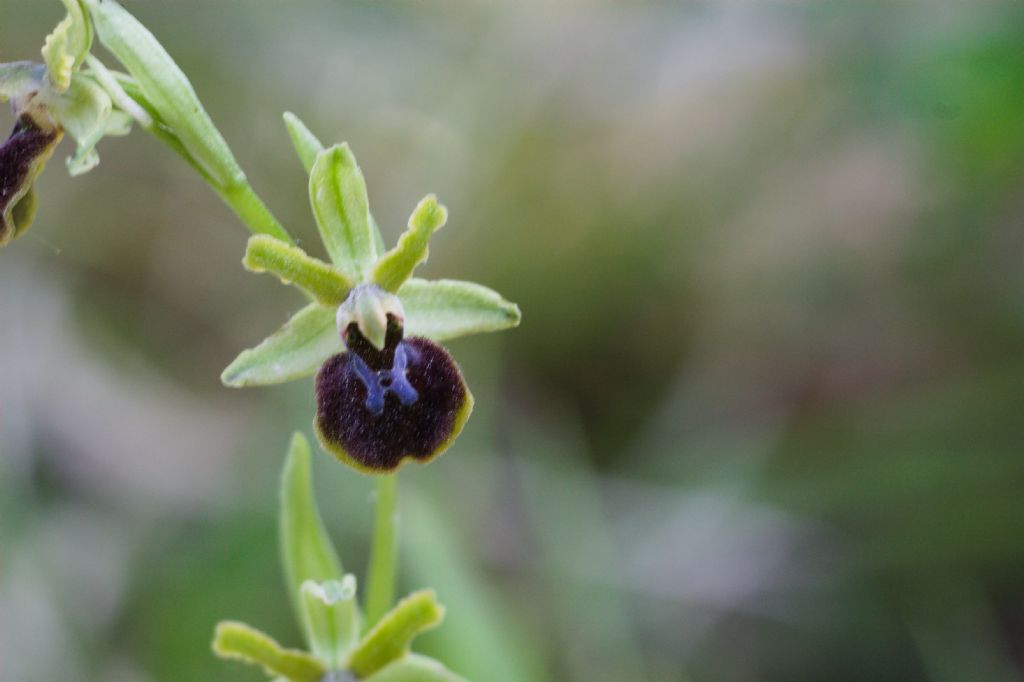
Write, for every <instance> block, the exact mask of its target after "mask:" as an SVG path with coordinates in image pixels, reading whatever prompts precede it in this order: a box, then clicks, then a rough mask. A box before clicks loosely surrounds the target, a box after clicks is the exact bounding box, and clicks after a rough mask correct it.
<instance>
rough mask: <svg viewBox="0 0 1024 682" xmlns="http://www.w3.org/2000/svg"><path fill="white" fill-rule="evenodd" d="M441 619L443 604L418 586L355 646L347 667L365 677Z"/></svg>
mask: <svg viewBox="0 0 1024 682" xmlns="http://www.w3.org/2000/svg"><path fill="white" fill-rule="evenodd" d="M442 620H444V607H443V606H441V605H440V604H438V603H437V595H436V594H435V593H434V591H433V590H421V591H419V592H413V593H412V594H411V595H409V596H408V597H406V598H405V599H403V600H402V601H400V602H398V605H397V606H395V608H393V609H391V611H389V612H388V613H386V614H385V615H384V617H383V618H382V619H381V620H380V622H379V623H377V625H375V626H374V628H373V629H372V630H370V632H368V633H367V634H366V637H364V638H363V640H362V641H361V642H360V643H359V644H358V646H356V648H355V650H354V651H353V652H352V655H351V656H350V657H349V660H348V668H349V669H350V670H351V671H352V672H353V673H355V675H356V677H359V678H361V679H362V678H366V677H369V676H370V675H372V674H374V673H375V672H377V671H378V670H381V669H382V668H384V666H386V665H388V664H389V663H391V662H392V661H395V660H397V659H399V658H401V657H402V656H404V655H405V654H406V653H408V651H409V646H410V645H411V644H412V640H413V639H414V638H415V637H416V636H417V635H419V634H420V633H422V632H424V631H426V630H430V629H432V628H435V627H437V626H438V625H440V624H441V621H442Z"/></svg>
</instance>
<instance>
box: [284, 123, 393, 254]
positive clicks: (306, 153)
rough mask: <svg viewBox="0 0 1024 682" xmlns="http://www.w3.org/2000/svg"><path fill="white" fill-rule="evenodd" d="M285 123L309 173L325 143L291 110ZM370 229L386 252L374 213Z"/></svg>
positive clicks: (377, 247) (378, 247) (379, 249)
mask: <svg viewBox="0 0 1024 682" xmlns="http://www.w3.org/2000/svg"><path fill="white" fill-rule="evenodd" d="M284 125H285V127H286V128H287V129H288V137H290V138H291V140H292V146H294V147H295V153H296V154H297V155H298V157H299V161H300V162H301V163H302V168H303V170H305V171H306V174H307V175H309V174H310V173H311V172H312V171H313V164H315V163H316V157H317V155H318V154H320V152H322V151H323V150H324V145H323V143H321V142H320V139H319V138H317V136H316V135H314V134H313V131H311V130H310V129H309V127H308V126H307V125H306V124H305V123H303V122H302V120H301V119H300V118H299V117H298V116H296V115H295V114H293V113H292V112H290V111H286V112H284ZM370 229H371V230H373V245H374V249H375V251H376V253H384V238H383V237H382V236H381V234H380V228H378V227H377V222H376V221H375V220H374V219H373V214H370Z"/></svg>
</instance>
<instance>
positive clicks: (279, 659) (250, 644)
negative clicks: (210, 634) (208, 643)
mask: <svg viewBox="0 0 1024 682" xmlns="http://www.w3.org/2000/svg"><path fill="white" fill-rule="evenodd" d="M213 652H214V653H215V654H217V656H219V657H221V658H226V659H233V660H239V661H244V662H246V663H251V664H253V665H258V666H260V667H262V668H263V670H264V671H265V672H266V673H267V674H268V675H281V676H283V677H286V678H287V679H289V680H291V681H292V682H319V680H320V678H321V677H323V676H324V674H325V673H326V672H327V670H326V669H325V668H324V665H323V663H321V662H320V661H318V660H317V659H315V658H313V657H312V656H310V655H309V654H307V653H306V652H305V651H298V650H296V649H285V648H283V647H282V646H281V645H280V644H278V643H277V642H275V641H274V640H273V639H272V638H271V637H269V636H268V635H266V634H264V633H262V632H260V631H259V630H257V629H255V628H252V627H250V626H248V625H246V624H245V623H239V622H236V621H222V622H220V623H218V624H217V630H216V633H215V634H214V638H213Z"/></svg>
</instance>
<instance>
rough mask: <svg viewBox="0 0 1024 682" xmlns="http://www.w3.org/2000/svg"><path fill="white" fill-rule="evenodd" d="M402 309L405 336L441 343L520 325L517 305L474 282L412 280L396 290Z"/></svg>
mask: <svg viewBox="0 0 1024 682" xmlns="http://www.w3.org/2000/svg"><path fill="white" fill-rule="evenodd" d="M398 297H399V298H400V299H401V300H402V305H403V306H404V307H405V333H406V334H408V335H410V336H425V337H427V338H428V339H434V340H435V341H443V340H445V339H452V338H455V337H458V336H467V335H469V334H479V333H482V332H496V331H501V330H502V329H509V328H511V327H515V326H517V325H518V324H519V320H520V318H521V315H520V312H519V306H517V305H516V304H515V303H510V302H509V301H506V300H505V299H504V298H502V297H501V295H500V294H499V293H497V292H496V291H494V290H492V289H488V288H487V287H485V286H482V285H480V284H474V283H473V282H462V281H459V280H453V279H439V280H423V279H417V278H415V277H414V278H412V279H410V280H408V281H407V282H406V283H405V284H403V285H402V288H401V289H399V290H398Z"/></svg>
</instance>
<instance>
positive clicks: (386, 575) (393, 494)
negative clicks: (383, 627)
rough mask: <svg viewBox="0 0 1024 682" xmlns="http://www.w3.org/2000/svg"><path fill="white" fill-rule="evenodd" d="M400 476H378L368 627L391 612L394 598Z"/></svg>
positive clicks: (367, 628) (367, 595)
mask: <svg viewBox="0 0 1024 682" xmlns="http://www.w3.org/2000/svg"><path fill="white" fill-rule="evenodd" d="M397 529H398V475H397V474H391V475H388V476H380V477H379V478H378V479H377V499H376V508H375V509H374V525H373V546H372V548H371V550H370V571H369V580H368V584H367V590H366V622H365V624H364V627H365V629H366V630H369V629H370V628H372V627H373V626H374V625H376V624H377V622H378V621H379V620H380V619H381V617H382V616H383V615H384V614H385V613H387V612H388V609H390V608H391V604H392V603H393V602H394V600H395V564H396V562H397V560H398V543H397V539H398V533H397Z"/></svg>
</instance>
